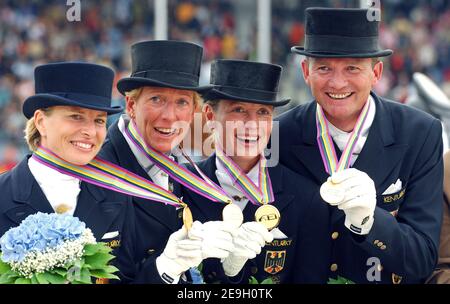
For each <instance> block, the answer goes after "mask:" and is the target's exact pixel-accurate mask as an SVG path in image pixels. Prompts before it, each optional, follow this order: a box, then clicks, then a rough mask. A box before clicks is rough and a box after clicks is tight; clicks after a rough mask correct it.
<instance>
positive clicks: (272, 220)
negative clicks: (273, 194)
mask: <svg viewBox="0 0 450 304" xmlns="http://www.w3.org/2000/svg"><path fill="white" fill-rule="evenodd" d="M280 218H281V215H280V211H278V209H277V208H276V207H275V206H274V205H269V204H265V205H262V206H261V207H259V208H258V209H256V212H255V220H256V221H257V222H260V223H261V224H263V225H264V226H266V228H267V229H268V230H272V229H273V228H275V227H277V226H278V224H280Z"/></svg>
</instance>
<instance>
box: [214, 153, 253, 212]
mask: <svg viewBox="0 0 450 304" xmlns="http://www.w3.org/2000/svg"><path fill="white" fill-rule="evenodd" d="M216 167H217V170H216V176H217V180H218V181H219V183H220V186H221V187H222V189H223V190H224V191H225V192H226V193H227V194H228V195H229V196H230V197H231V198H232V199H233V203H235V204H236V205H238V206H239V207H240V208H241V210H244V208H245V206H246V205H247V203H248V199H247V198H246V197H245V195H244V194H243V193H242V192H241V191H240V190H239V189H238V188H237V187H236V186H235V181H233V180H232V178H231V177H230V176H229V175H228V173H226V171H225V168H224V166H223V165H222V163H221V162H220V161H219V159H218V158H217V157H216ZM259 167H260V163H259V162H258V163H257V164H256V165H255V166H254V167H253V168H252V169H251V170H250V171H249V172H248V173H247V176H248V178H249V179H250V180H251V181H252V182H253V183H254V184H255V185H256V186H259Z"/></svg>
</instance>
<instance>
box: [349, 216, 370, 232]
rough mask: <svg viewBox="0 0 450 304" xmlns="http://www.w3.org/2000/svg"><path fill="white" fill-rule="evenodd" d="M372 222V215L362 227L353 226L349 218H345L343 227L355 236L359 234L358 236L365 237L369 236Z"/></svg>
mask: <svg viewBox="0 0 450 304" xmlns="http://www.w3.org/2000/svg"><path fill="white" fill-rule="evenodd" d="M373 222H374V218H373V215H372V216H371V217H370V219H369V220H368V221H367V223H365V224H364V225H362V226H361V225H359V226H356V225H354V224H352V222H351V221H350V220H349V217H348V216H347V217H345V222H344V225H345V227H347V228H348V229H349V230H350V231H351V232H353V233H355V234H359V235H366V234H369V232H370V229H372V226H373Z"/></svg>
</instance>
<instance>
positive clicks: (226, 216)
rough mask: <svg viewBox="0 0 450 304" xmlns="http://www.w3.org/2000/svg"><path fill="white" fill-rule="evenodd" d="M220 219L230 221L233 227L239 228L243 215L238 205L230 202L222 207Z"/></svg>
mask: <svg viewBox="0 0 450 304" xmlns="http://www.w3.org/2000/svg"><path fill="white" fill-rule="evenodd" d="M222 219H223V221H224V222H228V223H231V224H232V225H233V226H234V227H236V228H239V227H240V226H241V225H242V223H243V222H244V215H243V214H242V211H241V208H239V206H237V205H236V204H232V203H231V204H227V205H226V206H225V207H224V208H223V211H222Z"/></svg>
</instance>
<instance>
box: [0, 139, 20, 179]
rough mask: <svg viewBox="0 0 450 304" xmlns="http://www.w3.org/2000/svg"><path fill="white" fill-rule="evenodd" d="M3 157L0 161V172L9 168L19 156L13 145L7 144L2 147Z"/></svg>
mask: <svg viewBox="0 0 450 304" xmlns="http://www.w3.org/2000/svg"><path fill="white" fill-rule="evenodd" d="M2 155H3V157H2V159H1V161H0V174H2V173H4V172H6V171H9V170H11V169H12V168H14V166H15V165H16V164H17V161H18V159H19V158H20V155H19V151H18V150H17V148H16V147H15V146H14V145H7V146H5V147H4V148H3V153H2Z"/></svg>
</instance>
